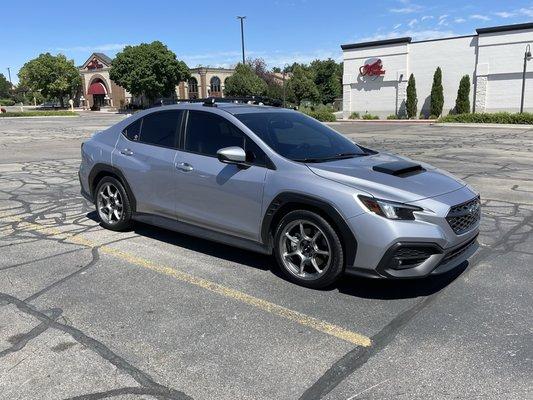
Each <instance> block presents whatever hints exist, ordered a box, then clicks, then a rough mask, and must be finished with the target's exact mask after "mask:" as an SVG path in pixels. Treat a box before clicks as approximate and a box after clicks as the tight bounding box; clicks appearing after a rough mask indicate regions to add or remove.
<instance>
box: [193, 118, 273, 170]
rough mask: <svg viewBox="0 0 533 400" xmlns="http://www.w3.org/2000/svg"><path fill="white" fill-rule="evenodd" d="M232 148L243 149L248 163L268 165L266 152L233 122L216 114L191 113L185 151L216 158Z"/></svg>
mask: <svg viewBox="0 0 533 400" xmlns="http://www.w3.org/2000/svg"><path fill="white" fill-rule="evenodd" d="M231 146H238V147H242V148H243V149H244V150H245V151H246V161H247V162H248V163H250V164H253V165H258V166H266V165H267V156H266V154H265V152H264V151H263V150H261V148H260V147H259V146H258V145H257V144H255V142H254V141H253V140H252V139H250V138H249V137H248V136H246V135H245V134H244V133H243V132H241V131H240V130H239V129H238V128H237V127H236V126H234V125H233V124H232V123H231V122H229V121H227V120H226V119H224V118H222V117H219V116H218V115H215V114H211V113H206V112H201V111H189V120H188V121H187V134H186V135H185V146H184V149H185V150H187V151H192V152H194V153H199V154H203V155H207V156H213V157H216V155H217V151H218V150H220V149H223V148H224V147H231Z"/></svg>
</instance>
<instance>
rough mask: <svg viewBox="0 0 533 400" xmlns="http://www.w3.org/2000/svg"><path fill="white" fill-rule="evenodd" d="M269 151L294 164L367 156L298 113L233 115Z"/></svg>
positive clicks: (319, 124)
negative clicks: (269, 149) (259, 139)
mask: <svg viewBox="0 0 533 400" xmlns="http://www.w3.org/2000/svg"><path fill="white" fill-rule="evenodd" d="M235 117H237V118H238V119H239V120H240V121H241V122H242V123H243V124H244V125H246V126H247V127H248V128H250V129H251V130H252V131H253V132H254V133H255V134H256V135H257V136H259V137H260V138H261V139H262V140H263V141H264V142H265V143H266V144H267V145H268V146H270V148H272V150H274V151H275V152H277V153H278V154H280V155H282V156H283V157H286V158H289V159H291V160H293V161H301V162H324V161H330V160H336V159H341V158H350V157H358V156H364V155H366V153H365V152H364V151H363V150H362V149H361V148H360V147H359V146H357V145H356V144H355V143H353V142H352V141H351V140H349V139H347V138H346V137H344V136H342V135H341V134H339V133H337V132H335V131H334V130H333V129H331V128H329V127H327V126H326V125H324V124H322V123H320V122H318V121H317V120H315V119H313V118H310V117H308V116H306V115H304V114H301V113H297V112H258V113H249V114H248V113H245V114H237V115H235Z"/></svg>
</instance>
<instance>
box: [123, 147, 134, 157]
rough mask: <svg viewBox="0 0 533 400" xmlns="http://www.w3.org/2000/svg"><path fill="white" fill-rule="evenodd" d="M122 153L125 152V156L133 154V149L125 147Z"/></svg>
mask: <svg viewBox="0 0 533 400" xmlns="http://www.w3.org/2000/svg"><path fill="white" fill-rule="evenodd" d="M120 154H124V155H125V156H132V155H133V151H131V150H130V149H123V150H120Z"/></svg>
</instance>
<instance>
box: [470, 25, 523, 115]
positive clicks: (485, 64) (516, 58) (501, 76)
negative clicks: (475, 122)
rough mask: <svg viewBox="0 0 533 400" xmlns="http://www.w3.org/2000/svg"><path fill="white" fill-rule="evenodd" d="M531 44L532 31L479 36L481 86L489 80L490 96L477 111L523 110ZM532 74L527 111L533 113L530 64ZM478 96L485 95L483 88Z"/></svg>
mask: <svg viewBox="0 0 533 400" xmlns="http://www.w3.org/2000/svg"><path fill="white" fill-rule="evenodd" d="M528 43H531V44H532V46H533V31H532V30H521V31H512V32H498V33H491V34H482V35H479V47H478V69H479V73H478V83H479V82H480V80H481V81H483V80H486V89H485V90H486V93H485V104H484V105H483V104H482V102H478V104H477V105H476V111H478V112H480V111H483V110H485V111H487V112H496V111H513V112H517V111H520V98H521V93H522V71H523V66H524V53H525V49H526V45H527V44H528ZM528 71H529V72H527V74H526V95H525V97H524V111H533V61H530V62H528ZM477 94H478V95H480V96H483V93H482V91H481V90H479V89H478V93H477ZM483 106H484V107H483Z"/></svg>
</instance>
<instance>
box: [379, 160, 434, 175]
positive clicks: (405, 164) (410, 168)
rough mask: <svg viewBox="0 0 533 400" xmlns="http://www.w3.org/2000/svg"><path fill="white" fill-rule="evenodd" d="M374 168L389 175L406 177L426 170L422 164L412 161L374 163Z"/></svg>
mask: <svg viewBox="0 0 533 400" xmlns="http://www.w3.org/2000/svg"><path fill="white" fill-rule="evenodd" d="M372 169H373V170H374V171H376V172H382V173H384V174H388V175H394V176H399V177H401V178H405V177H408V176H412V175H416V174H420V173H422V172H424V171H426V170H425V169H424V168H423V167H422V166H421V165H420V164H416V163H413V162H411V161H404V160H400V161H392V162H388V163H384V164H379V165H374V166H373V167H372Z"/></svg>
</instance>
